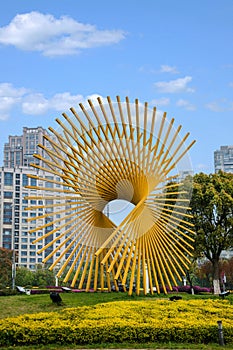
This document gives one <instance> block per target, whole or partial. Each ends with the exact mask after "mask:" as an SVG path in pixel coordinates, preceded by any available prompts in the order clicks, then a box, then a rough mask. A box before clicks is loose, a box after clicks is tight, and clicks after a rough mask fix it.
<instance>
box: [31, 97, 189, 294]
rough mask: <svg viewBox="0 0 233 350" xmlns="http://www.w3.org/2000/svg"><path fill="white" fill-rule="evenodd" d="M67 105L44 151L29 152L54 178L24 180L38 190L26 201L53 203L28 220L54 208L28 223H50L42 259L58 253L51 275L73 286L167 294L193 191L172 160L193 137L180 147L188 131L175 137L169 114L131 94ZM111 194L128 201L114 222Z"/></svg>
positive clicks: (181, 267) (185, 253) (180, 260)
mask: <svg viewBox="0 0 233 350" xmlns="http://www.w3.org/2000/svg"><path fill="white" fill-rule="evenodd" d="M70 111H71V115H70V116H68V115H67V114H66V113H63V114H62V115H63V117H64V120H63V121H61V120H59V119H56V122H57V123H58V124H59V126H58V129H57V130H54V129H53V128H51V127H50V128H49V131H50V135H51V136H46V135H45V136H44V137H45V140H46V142H47V146H44V145H39V147H40V148H41V149H42V150H43V152H44V156H40V155H38V154H36V155H34V157H36V158H38V159H39V160H40V161H41V163H42V164H43V165H36V164H32V165H33V166H34V167H35V168H38V169H40V170H41V171H42V172H43V171H44V172H46V173H50V175H52V176H53V178H52V180H51V179H50V180H48V177H46V176H40V175H38V176H36V175H30V177H34V178H36V179H37V180H38V181H40V183H41V182H42V183H44V185H43V186H39V185H37V186H28V187H29V188H33V189H36V190H37V195H36V196H30V197H27V199H34V200H35V199H37V200H43V201H46V200H47V201H49V200H50V201H52V204H50V205H45V204H43V205H41V208H44V210H45V214H43V215H42V216H37V217H35V218H30V219H29V220H40V219H41V218H42V217H43V218H51V215H52V219H51V220H50V221H49V222H48V223H46V224H43V225H41V224H38V226H37V227H36V228H35V229H33V230H31V231H30V232H31V233H32V232H35V231H38V230H43V229H45V228H47V231H46V233H45V234H44V235H43V236H40V237H38V238H36V239H35V241H34V243H36V242H40V241H41V242H42V243H43V247H42V249H40V250H39V251H38V253H42V252H43V251H44V250H46V249H49V248H50V249H51V247H54V246H56V248H55V249H53V250H50V253H49V254H48V255H47V256H46V257H45V258H44V260H43V262H44V263H46V262H48V261H49V259H51V258H52V257H54V259H53V261H54V262H53V263H52V264H51V266H50V269H51V270H52V269H54V268H58V266H59V268H58V272H57V277H63V281H64V282H68V281H72V282H71V284H70V286H71V287H77V288H79V289H85V290H86V291H90V290H94V291H96V290H101V291H104V290H106V289H107V290H109V291H111V290H113V289H114V290H118V288H119V285H121V288H123V289H124V290H126V286H127V290H128V293H129V294H130V295H131V294H132V292H133V291H135V292H136V293H137V294H139V293H140V292H141V291H143V293H144V294H146V293H151V294H153V292H154V291H156V292H157V293H160V292H161V291H164V292H165V293H166V288H167V287H169V288H170V289H172V285H176V284H177V279H178V280H181V276H184V275H185V269H188V267H189V257H190V256H191V255H192V249H193V247H192V242H193V241H194V239H193V233H194V232H193V231H192V229H191V227H190V226H191V224H190V223H189V221H190V220H189V218H190V215H189V214H187V212H186V209H187V203H188V202H189V199H188V198H186V197H185V192H184V191H183V190H181V183H180V182H179V181H177V177H178V176H179V173H178V170H177V166H178V164H179V163H180V162H182V161H183V159H184V158H185V157H186V156H187V154H188V150H189V149H190V147H191V146H192V145H193V144H194V142H195V141H192V142H191V143H190V144H188V146H186V145H185V142H186V140H187V139H188V136H189V133H187V134H186V135H185V136H184V137H183V138H181V137H180V130H181V126H178V128H177V129H175V128H174V126H173V124H174V119H172V120H171V121H168V120H167V117H166V113H163V114H162V113H161V112H159V111H156V108H155V107H154V108H152V109H149V108H148V103H144V104H141V103H140V102H139V101H138V100H137V99H136V100H135V101H134V103H130V102H129V99H128V98H127V97H126V100H125V101H124V102H122V101H121V100H120V98H119V97H118V96H117V98H116V102H112V101H111V99H110V97H107V99H106V101H105V100H104V102H103V99H102V100H101V98H97V99H96V100H95V101H91V100H88V101H87V103H86V106H84V105H83V104H79V111H78V112H77V111H76V110H75V109H74V108H70ZM55 178H56V179H58V178H59V179H58V180H59V181H58V180H55ZM48 183H49V184H50V186H47V184H48ZM51 183H52V184H53V185H52V186H53V188H51ZM61 183H62V187H60V188H57V186H56V185H58V184H61ZM51 191H52V192H54V193H52V195H51ZM46 193H47V194H46ZM115 200H124V201H127V202H128V203H131V206H132V209H131V211H130V212H129V213H128V214H127V215H126V216H125V217H123V218H122V219H120V223H115V222H114V220H112V219H111V215H109V213H108V210H109V206H110V204H111V202H112V201H115ZM43 203H44V202H43ZM109 203H110V204H109ZM31 208H32V207H30V208H28V209H31ZM37 208H38V206H37ZM49 208H50V211H49V213H46V209H49ZM51 208H52V209H51ZM58 214H59V215H58ZM120 214H121V213H120V212H119V216H120ZM38 222H39V221H38ZM49 227H50V229H49ZM46 242H47V243H46Z"/></svg>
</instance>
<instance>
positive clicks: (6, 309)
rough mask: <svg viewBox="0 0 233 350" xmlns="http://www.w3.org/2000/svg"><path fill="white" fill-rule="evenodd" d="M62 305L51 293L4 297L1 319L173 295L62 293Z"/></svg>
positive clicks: (213, 347) (57, 349) (207, 349)
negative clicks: (54, 300)
mask: <svg viewBox="0 0 233 350" xmlns="http://www.w3.org/2000/svg"><path fill="white" fill-rule="evenodd" d="M60 295H61V298H62V305H60V306H59V305H57V304H55V303H53V302H52V301H51V299H50V296H49V294H41V295H24V294H23V295H12V296H2V297H0V318H2V319H4V318H6V317H12V316H18V315H22V314H27V313H38V312H52V311H58V312H62V311H63V310H64V308H73V307H78V306H79V307H80V306H91V305H96V304H98V303H108V302H112V301H116V302H117V301H122V300H133V301H137V300H149V299H151V298H169V297H170V296H171V295H170V294H168V295H164V294H160V295H157V294H155V295H154V296H150V295H148V296H144V295H140V296H136V295H133V296H128V294H127V293H114V292H112V293H107V292H104V293H101V292H98V293H85V292H80V293H61V294H60ZM176 295H181V296H182V298H183V299H185V300H189V299H204V298H205V299H206V298H211V299H219V296H214V295H210V294H206V295H189V294H176ZM227 299H228V300H229V301H230V302H231V304H233V294H231V295H229V296H228V297H227ZM78 348H81V347H79V346H77V345H75V346H73V347H72V345H69V346H64V345H63V346H62V345H61V346H58V345H47V346H46V347H45V346H40V345H38V347H36V346H33V347H32V346H28V347H25V346H21V347H7V348H1V350H6V349H7V350H13V349H17V350H37V349H42V350H68V349H78ZM82 348H95V349H97V348H112V349H113V348H115V349H116V348H121V349H122V348H124V349H126V348H128V349H130V348H134V349H136V348H144V349H149V348H153V349H199V350H202V349H203V350H217V349H221V348H222V347H220V346H219V345H218V344H208V345H204V344H198V345H197V344H171V343H168V344H158V343H156V344H152V343H150V344H132V343H130V344H95V345H94V346H91V345H90V346H89V347H87V346H85V347H84V346H82ZM224 349H231V350H232V349H233V346H232V345H231V346H230V345H227V346H225V347H224Z"/></svg>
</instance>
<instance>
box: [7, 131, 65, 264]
mask: <svg viewBox="0 0 233 350" xmlns="http://www.w3.org/2000/svg"><path fill="white" fill-rule="evenodd" d="M44 135H49V134H48V132H47V131H46V130H45V129H43V128H42V127H37V128H27V127H24V128H23V134H22V135H20V136H18V135H16V136H9V138H8V143H6V144H5V145H4V166H3V167H0V247H3V248H7V249H12V250H14V252H15V256H16V265H17V266H22V267H27V268H29V269H31V270H34V269H36V265H37V264H41V263H42V260H43V259H44V258H45V257H46V256H48V254H50V253H51V252H52V251H53V250H55V249H56V248H57V247H58V246H59V244H60V243H61V240H57V241H54V243H52V244H51V245H49V246H48V248H47V249H46V250H45V251H43V252H42V253H41V254H39V255H38V254H37V251H38V250H39V249H41V248H42V245H43V246H45V245H46V244H48V243H50V242H51V241H52V240H54V239H55V238H56V237H58V236H59V235H60V231H59V229H58V227H59V226H60V225H61V224H64V222H65V221H64V220H65V219H64V214H63V217H62V214H60V213H57V214H56V219H57V220H59V218H60V219H61V223H60V224H59V222H58V226H57V227H56V230H55V232H54V233H53V234H52V235H51V236H48V237H46V238H45V239H44V240H43V241H39V242H38V243H35V244H32V242H33V241H34V240H35V239H37V238H39V237H40V236H42V235H44V234H46V233H47V232H49V231H51V230H53V229H54V228H55V226H54V224H53V223H52V221H53V214H54V211H56V212H57V211H59V210H60V211H61V207H59V203H61V202H62V192H61V199H59V200H58V199H57V198H56V199H55V198H54V199H49V200H48V199H44V200H36V199H35V200H34V199H33V200H28V199H26V197H27V196H36V195H38V194H41V195H42V196H43V194H44V191H43V190H39V193H38V191H37V190H36V189H32V188H25V186H27V185H30V186H43V185H45V186H46V187H48V188H51V197H53V196H54V192H53V188H54V187H56V188H57V189H58V190H59V189H60V190H62V189H63V188H64V187H63V186H64V184H63V183H62V182H61V183H59V182H60V181H61V179H60V177H59V176H55V175H53V174H51V173H48V172H46V171H43V170H40V169H35V168H34V167H31V166H30V163H36V164H39V162H40V160H37V159H36V158H34V157H33V154H40V155H42V156H43V157H45V158H46V157H47V156H46V154H44V153H45V152H44V151H43V150H42V149H41V148H39V147H38V143H39V144H42V145H44V146H47V147H48V148H51V147H49V145H48V144H47V141H46V140H45V139H44V138H43V136H44ZM49 136H50V137H51V138H53V137H52V136H51V135H49ZM28 174H30V175H39V176H40V177H42V178H46V179H48V182H47V181H46V182H43V181H40V180H37V179H35V178H30V177H28V176H27V175H28ZM53 181H55V182H56V183H55V182H53ZM46 194H47V195H50V192H47V193H46ZM53 204H56V207H55V208H56V209H54V208H53ZM44 205H46V209H45V208H43V206H44ZM63 205H64V200H63ZM33 206H37V207H36V208H33ZM40 206H42V207H40ZM27 207H32V208H31V209H29V210H26V208H27ZM63 208H64V207H63ZM50 213H51V215H48V214H50ZM38 216H41V219H37V220H31V219H33V218H34V217H38ZM28 219H29V220H28ZM50 222H51V225H49V223H50ZM40 226H43V228H42V229H37V228H38V227H40ZM30 230H35V231H34V232H32V233H29V231H30ZM65 238H66V237H64V239H65ZM59 255H60V251H59V250H58V251H57V252H56V254H55V256H53V257H51V258H50V259H49V260H48V264H49V265H50V264H51V263H53V262H54V261H55V259H56V258H57V257H58V256H59Z"/></svg>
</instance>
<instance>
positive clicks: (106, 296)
mask: <svg viewBox="0 0 233 350" xmlns="http://www.w3.org/2000/svg"><path fill="white" fill-rule="evenodd" d="M60 295H61V298H62V305H60V306H58V305H57V304H54V303H53V302H52V301H51V299H50V296H49V294H38V295H25V294H21V295H12V296H1V297H0V311H1V312H0V318H6V317H12V316H18V315H23V314H26V313H37V312H46V311H47V312H51V311H61V312H62V310H63V309H64V308H70V307H77V306H89V305H95V304H98V303H107V302H112V301H118V300H144V299H151V298H169V297H170V296H171V294H167V295H164V294H160V295H158V294H154V295H153V296H151V295H148V296H144V295H140V296H136V295H132V296H129V295H128V294H127V293H114V292H112V293H107V292H104V293H101V292H97V293H85V292H80V293H61V294H60ZM176 295H181V296H182V298H183V299H185V300H187V299H199V298H200V299H203V298H211V299H213V298H216V299H219V296H214V295H210V294H206V295H190V294H186V293H184V294H176ZM227 298H228V300H231V302H232V303H233V294H231V295H230V296H228V297H227Z"/></svg>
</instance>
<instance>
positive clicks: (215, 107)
mask: <svg viewBox="0 0 233 350" xmlns="http://www.w3.org/2000/svg"><path fill="white" fill-rule="evenodd" d="M206 108H207V109H209V110H211V111H212V112H223V111H224V108H222V107H221V106H220V105H219V104H218V103H217V102H210V103H207V104H206Z"/></svg>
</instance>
